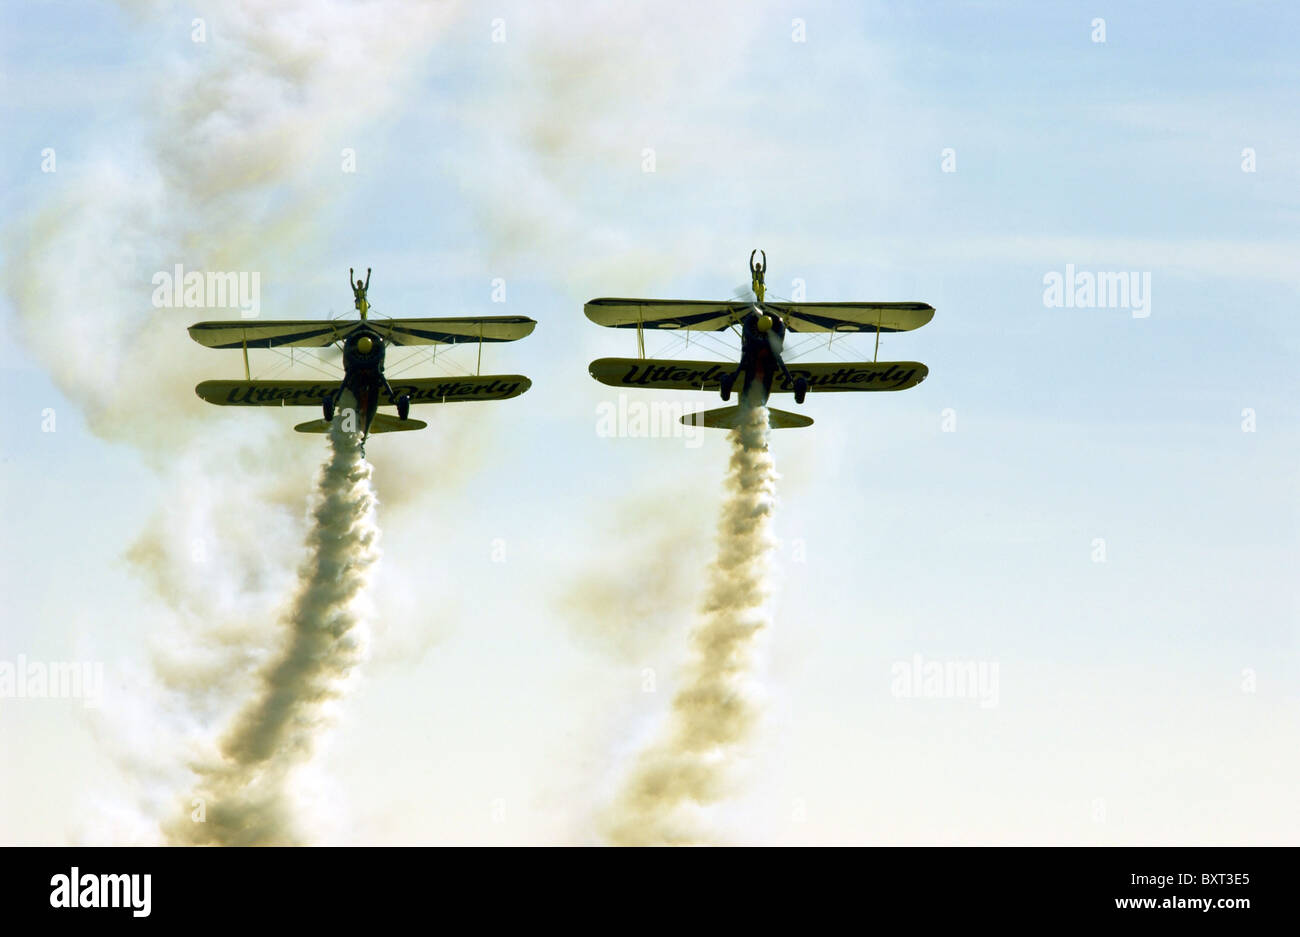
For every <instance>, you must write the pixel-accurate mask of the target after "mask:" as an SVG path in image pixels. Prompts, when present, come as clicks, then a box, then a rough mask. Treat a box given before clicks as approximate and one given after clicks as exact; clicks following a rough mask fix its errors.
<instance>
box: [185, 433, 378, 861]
mask: <svg viewBox="0 0 1300 937" xmlns="http://www.w3.org/2000/svg"><path fill="white" fill-rule="evenodd" d="M330 445H331V453H330V458H329V460H328V461H327V462H326V463H325V465H324V466H323V468H322V469H321V474H320V479H319V481H318V484H317V497H318V499H319V503H318V504H317V506H316V509H315V511H314V515H313V518H314V523H313V526H312V528H311V532H310V533H309V535H308V540H307V546H308V550H309V556H308V559H307V561H306V562H305V563H304V564H303V566H302V568H301V569H300V570H299V586H298V593H297V596H296V597H295V599H294V602H293V606H292V608H291V609H290V611H289V613H288V615H287V616H286V622H285V624H286V625H287V628H288V635H287V641H286V644H285V646H284V648H283V649H282V651H281V652H280V654H279V655H278V657H277V658H275V659H274V660H273V661H272V662H271V663H270V664H269V666H267V667H266V668H264V669H263V671H262V672H261V673H260V674H259V676H258V685H257V689H256V693H255V695H254V698H253V699H252V700H251V701H250V702H249V703H248V704H247V705H246V706H245V708H244V709H243V710H242V711H241V712H240V713H239V714H238V715H237V716H236V717H235V720H234V724H233V726H232V727H231V729H230V730H229V732H228V733H227V734H226V736H225V738H224V739H223V740H222V742H221V744H220V753H219V755H218V756H217V757H214V758H212V759H211V760H209V761H207V762H206V763H203V764H197V765H194V766H193V767H194V770H195V771H196V773H197V774H198V781H197V784H196V788H195V793H194V797H195V798H196V799H197V800H198V801H200V802H201V809H199V808H198V807H197V806H196V805H195V804H193V803H191V804H187V805H186V807H185V810H184V815H183V816H180V817H177V818H176V819H175V820H173V821H172V823H171V824H170V825H169V827H168V829H167V831H166V832H167V834H168V838H169V839H170V840H171V841H172V842H174V843H208V844H221V845H258V844H269V843H289V842H298V841H301V839H302V836H301V834H300V833H299V832H298V831H297V830H296V828H295V824H294V822H293V804H292V797H291V793H290V788H289V782H290V778H291V775H292V771H293V769H294V768H295V767H297V766H298V765H300V764H302V763H303V762H304V761H305V760H306V759H307V758H309V757H310V756H311V754H312V750H313V745H314V741H315V738H316V735H317V732H318V729H319V727H320V726H321V724H322V723H323V722H324V721H326V718H327V712H326V711H327V707H328V705H329V703H330V701H331V700H333V699H335V698H336V697H337V696H339V694H340V692H341V689H342V684H343V682H344V681H345V680H346V678H347V677H348V676H349V674H350V673H351V672H352V671H353V668H355V667H356V665H357V664H358V663H360V661H361V658H362V656H363V654H364V640H363V630H364V629H363V625H362V622H361V619H360V615H359V614H358V610H357V608H356V605H357V601H358V599H359V598H360V596H361V594H362V592H363V590H364V589H365V587H366V584H367V582H368V580H369V576H370V571H371V568H372V567H373V565H374V563H375V560H376V559H377V558H378V556H379V529H378V527H377V526H376V524H375V516H374V514H375V495H374V489H373V488H372V487H371V483H370V466H369V464H368V463H367V462H366V461H365V460H364V459H362V458H361V457H360V451H359V448H358V444H357V437H356V436H354V435H353V434H350V433H345V432H342V431H341V430H339V429H337V428H336V429H335V430H334V432H332V433H331V434H330ZM200 817H201V822H199V818H200Z"/></svg>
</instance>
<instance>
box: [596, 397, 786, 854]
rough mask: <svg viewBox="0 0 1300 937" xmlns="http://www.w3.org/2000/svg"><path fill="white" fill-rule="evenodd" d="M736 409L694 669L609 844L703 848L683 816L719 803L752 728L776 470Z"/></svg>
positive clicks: (612, 824)
mask: <svg viewBox="0 0 1300 937" xmlns="http://www.w3.org/2000/svg"><path fill="white" fill-rule="evenodd" d="M741 406H742V408H743V409H742V414H743V422H742V425H741V427H740V429H739V431H738V432H735V433H733V434H732V452H731V464H730V469H729V471H728V474H727V481H726V489H727V492H728V497H727V500H726V502H725V504H724V505H723V508H722V520H721V523H720V524H719V528H718V556H717V559H716V560H715V561H714V563H713V564H712V566H710V568H709V582H708V590H707V592H706V595H705V600H704V606H703V608H702V610H701V611H702V618H701V620H700V622H699V624H698V625H697V626H696V629H695V631H694V633H693V635H692V645H693V648H692V650H693V656H692V660H691V662H690V663H689V665H688V667H687V672H686V678H685V681H684V683H683V685H682V687H681V689H679V690H678V691H677V694H676V696H675V697H674V698H673V703H672V713H671V716H670V721H669V725H668V730H667V733H666V737H665V738H664V739H663V740H662V741H660V742H659V743H657V744H656V745H654V746H652V747H651V748H649V749H647V750H646V751H644V752H642V753H641V755H640V756H639V757H638V759H637V763H636V766H635V768H634V769H633V773H632V777H631V779H630V780H629V782H628V783H627V785H626V786H625V787H624V789H623V792H622V793H621V794H620V796H619V797H618V798H617V800H616V801H615V803H614V806H613V808H612V811H611V814H610V816H609V818H608V819H607V822H606V833H607V835H608V837H609V839H610V841H611V842H613V843H617V844H621V845H641V844H676V843H692V842H700V841H702V839H703V834H702V833H700V832H698V831H697V829H696V826H697V824H696V823H695V822H693V819H692V818H691V817H689V816H688V815H687V811H688V808H690V807H692V806H706V805H708V804H712V803H716V802H717V801H718V800H720V799H721V798H722V797H723V795H724V794H725V793H726V787H727V782H728V777H727V769H728V767H729V760H730V759H729V756H731V755H732V753H734V751H735V750H736V748H737V746H739V745H740V744H741V743H743V742H744V741H745V740H746V739H747V738H748V737H749V733H750V731H751V730H752V728H753V726H754V723H755V722H756V719H757V711H756V707H755V706H754V704H753V702H752V701H751V700H750V699H749V697H748V696H747V695H746V693H745V689H744V686H743V684H744V681H745V678H746V677H747V675H748V674H749V672H750V665H751V659H752V655H753V644H754V639H755V636H756V635H757V634H758V632H759V631H761V630H762V629H763V628H764V627H766V626H767V624H768V623H769V614H768V612H767V610H766V608H765V606H766V601H767V597H768V593H767V581H768V567H769V562H770V555H771V551H772V548H773V546H774V540H773V537H772V531H771V519H772V509H773V505H774V503H775V495H776V470H775V467H774V465H773V462H772V456H771V454H770V453H769V452H768V449H767V436H768V425H767V419H768V418H767V408H765V407H750V406H747V405H745V404H743V403H742V405H741Z"/></svg>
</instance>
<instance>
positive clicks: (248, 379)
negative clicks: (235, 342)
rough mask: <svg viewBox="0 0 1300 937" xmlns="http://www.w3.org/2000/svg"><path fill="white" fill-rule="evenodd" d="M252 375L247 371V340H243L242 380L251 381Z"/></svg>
mask: <svg viewBox="0 0 1300 937" xmlns="http://www.w3.org/2000/svg"><path fill="white" fill-rule="evenodd" d="M252 379H253V375H252V374H251V373H250V372H249V370H248V339H247V338H245V339H244V380H246V381H251V380H252Z"/></svg>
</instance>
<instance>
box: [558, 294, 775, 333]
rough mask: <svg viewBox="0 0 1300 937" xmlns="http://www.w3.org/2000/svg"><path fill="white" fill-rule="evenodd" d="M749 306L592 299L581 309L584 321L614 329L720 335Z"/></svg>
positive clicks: (695, 301) (661, 300)
mask: <svg viewBox="0 0 1300 937" xmlns="http://www.w3.org/2000/svg"><path fill="white" fill-rule="evenodd" d="M751 306H752V304H751V303H749V302H746V301H744V300H732V301H729V302H711V301H706V300H697V299H609V298H605V299H593V300H592V301H591V302H589V303H587V304H586V305H585V306H583V311H584V312H585V313H586V314H587V318H588V319H590V320H591V321H592V322H594V323H596V324H597V325H605V326H609V327H610V328H613V329H635V328H637V327H638V326H640V327H641V328H646V329H691V330H693V331H697V332H720V331H722V330H723V329H725V328H727V327H728V326H729V325H731V324H732V323H733V322H735V321H737V320H738V319H739V318H740V317H741V316H743V315H744V314H745V313H746V312H747V311H748V310H749V309H750V307H751Z"/></svg>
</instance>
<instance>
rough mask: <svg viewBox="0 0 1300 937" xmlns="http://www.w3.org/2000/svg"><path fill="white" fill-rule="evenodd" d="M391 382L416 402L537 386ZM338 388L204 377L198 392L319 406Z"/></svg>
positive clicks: (512, 379) (449, 380)
mask: <svg viewBox="0 0 1300 937" xmlns="http://www.w3.org/2000/svg"><path fill="white" fill-rule="evenodd" d="M389 383H390V384H391V385H392V388H393V393H394V394H396V395H397V396H399V397H400V396H402V395H403V394H406V395H408V396H409V397H410V398H411V403H413V404H414V403H452V402H455V401H460V400H507V399H509V398H510V397H518V396H519V395H520V394H522V393H523V392H524V391H526V390H528V388H530V387H532V386H533V382H532V381H530V380H529V379H528V378H526V377H524V376H523V375H521V374H475V375H469V376H466V377H423V378H415V379H412V380H403V379H398V380H394V381H390V382H389ZM338 388H339V385H338V382H337V381H204V382H203V383H202V384H200V385H199V386H198V387H196V388H194V392H195V393H197V394H198V395H199V396H200V397H202V398H203V399H204V400H206V401H207V402H208V403H215V404H217V405H219V406H223V407H231V406H234V407H319V406H320V405H321V404H322V403H323V402H324V400H325V398H326V397H327V396H329V395H331V394H333V393H335V392H336V391H337V390H338Z"/></svg>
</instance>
